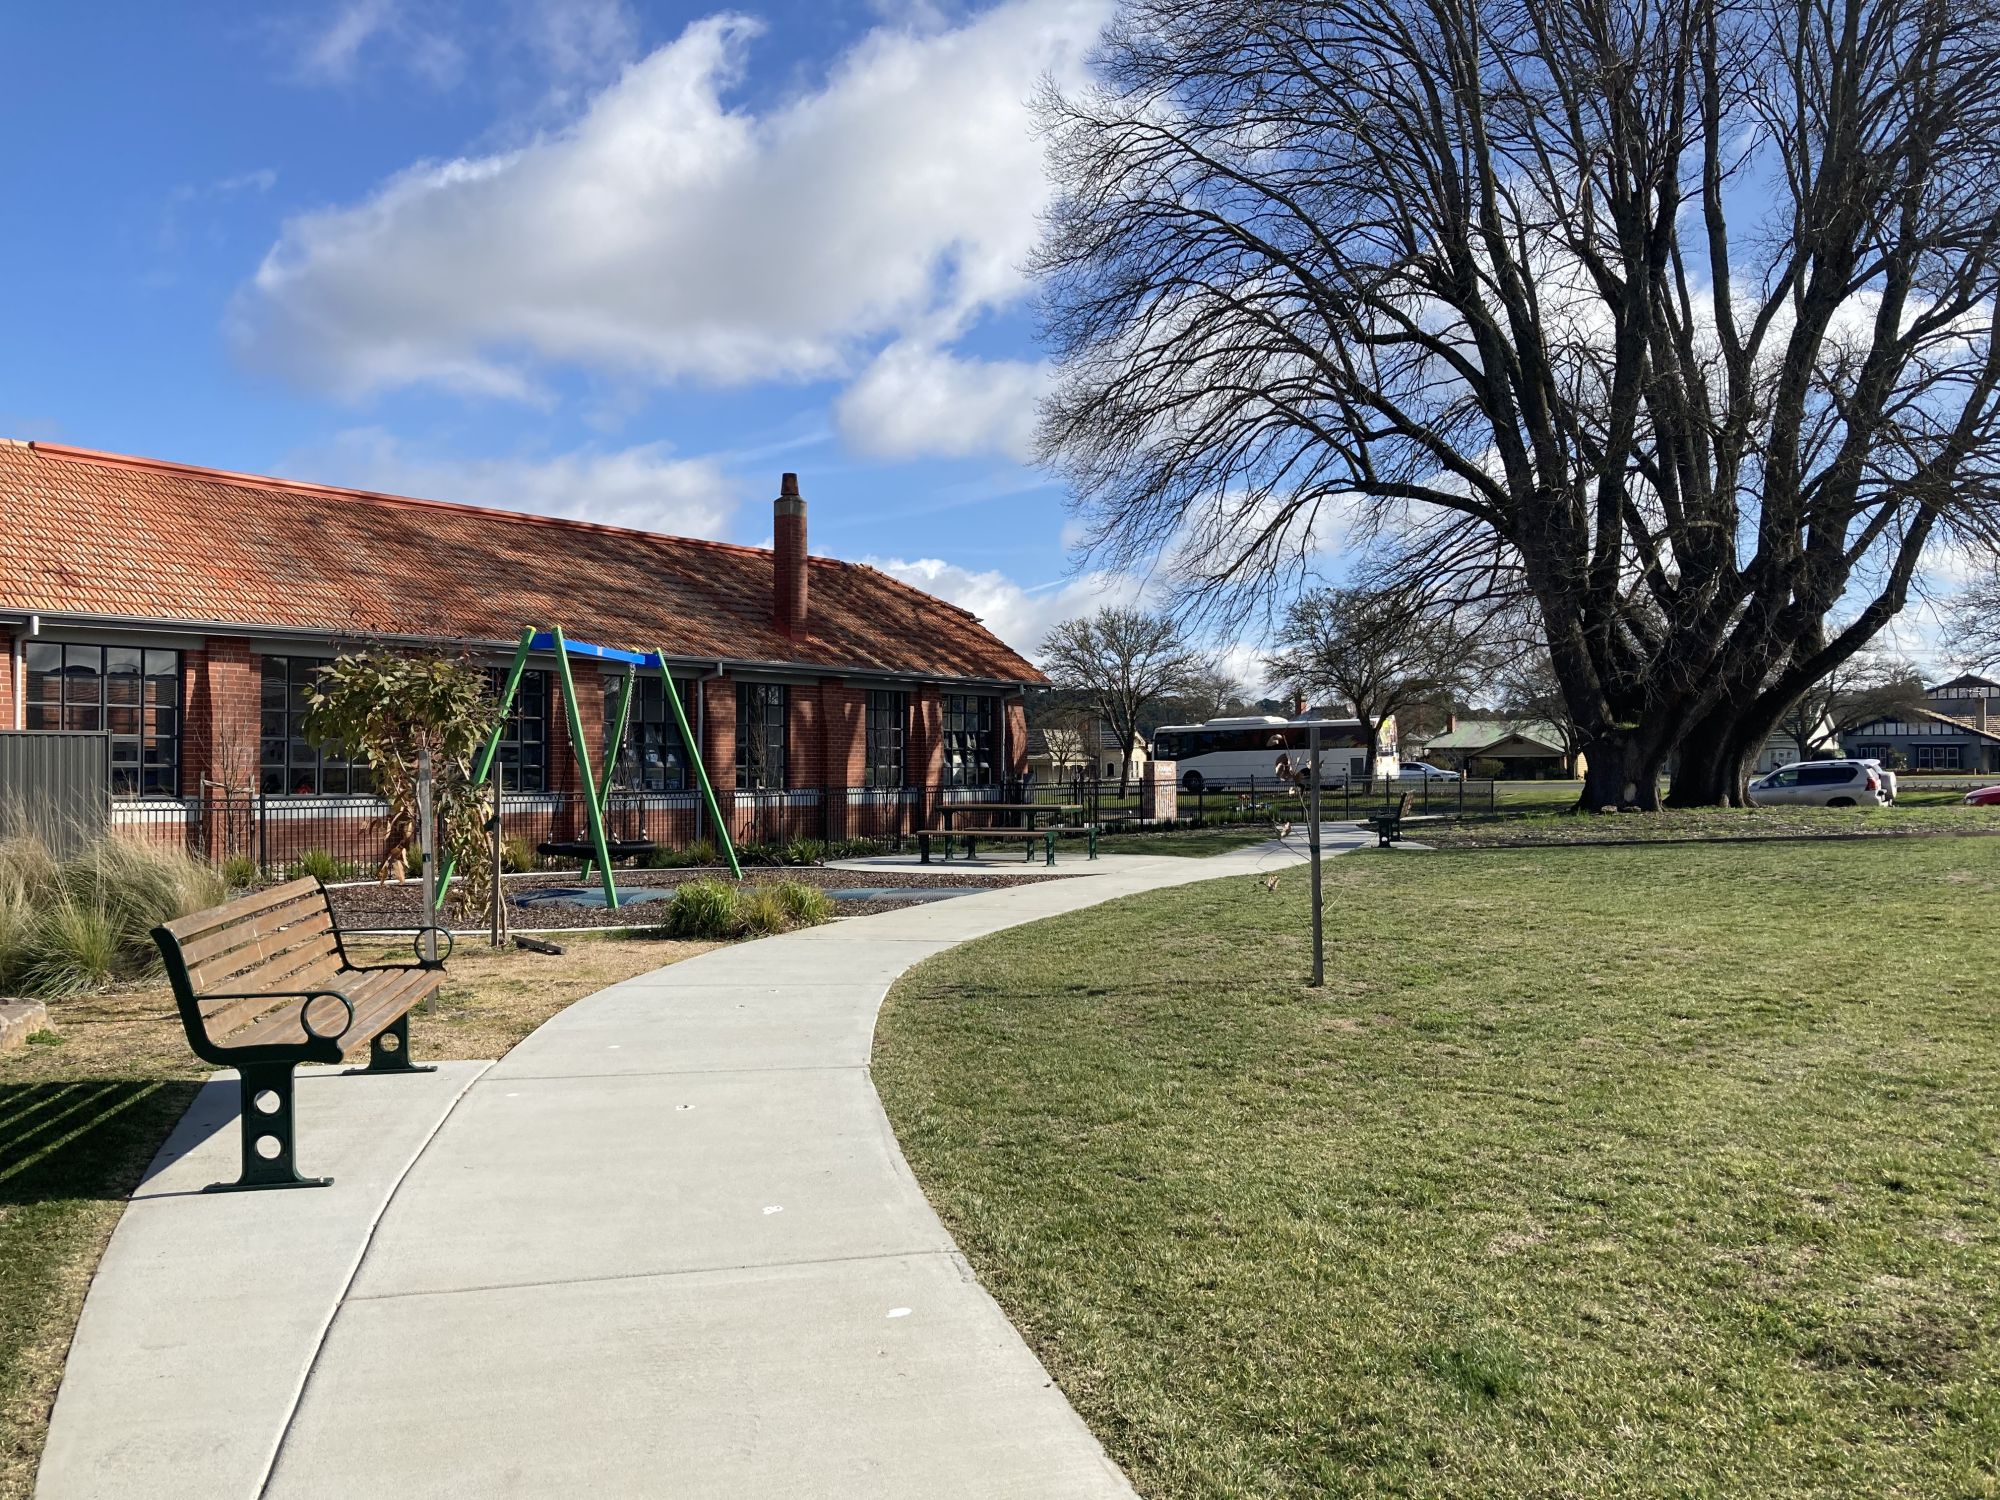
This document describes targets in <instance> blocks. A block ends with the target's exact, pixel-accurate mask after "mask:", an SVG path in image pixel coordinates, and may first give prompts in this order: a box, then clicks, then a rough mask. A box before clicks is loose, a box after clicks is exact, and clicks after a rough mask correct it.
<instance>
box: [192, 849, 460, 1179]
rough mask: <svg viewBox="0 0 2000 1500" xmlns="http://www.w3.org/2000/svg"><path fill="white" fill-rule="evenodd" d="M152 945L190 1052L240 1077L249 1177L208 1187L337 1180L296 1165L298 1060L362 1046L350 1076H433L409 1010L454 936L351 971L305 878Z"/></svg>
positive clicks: (213, 913)
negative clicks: (364, 1057)
mask: <svg viewBox="0 0 2000 1500" xmlns="http://www.w3.org/2000/svg"><path fill="white" fill-rule="evenodd" d="M430 933H436V934H438V935H440V936H442V937H443V939H444V952H443V955H442V956H440V957H438V958H435V959H427V958H425V957H423V956H422V953H423V947H422V945H423V941H424V937H425V935H426V934H430ZM153 941H154V942H155V943H156V944H157V945H158V946H159V949H160V957H161V959H162V960H163V961H164V962H165V964H166V970H167V980H168V983H170V984H171V985H172V986H173V990H174V1002H175V1004H176V1006H177V1007H178V1008H179V1011H180V1018H181V1027H182V1029H183V1030H184V1031H186V1033H187V1039H188V1046H189V1047H191V1048H192V1049H193V1050H194V1054H195V1056H197V1057H199V1058H201V1059H202V1060H203V1061H204V1062H208V1063H212V1064H214V1065H215V1066H216V1067H218V1068H234V1069H236V1071H237V1075H238V1080H239V1084H238V1086H239V1091H240V1114H241V1119H240V1128H241V1133H242V1151H243V1169H242V1171H243V1175H242V1176H241V1177H240V1178H239V1179H238V1180H237V1181H235V1182H227V1183H215V1184H212V1185H211V1186H210V1187H209V1188H208V1189H207V1191H209V1192H230V1191H236V1190H241V1189H250V1188H292V1187H325V1186H326V1185H327V1184H329V1183H331V1182H332V1181H333V1179H332V1178H331V1177H301V1176H300V1175H299V1173H298V1169H297V1166H296V1158H295V1155H294V1149H293V1148H294V1128H293V1127H294V1110H293V1077H292V1073H293V1069H295V1068H296V1067H298V1065H299V1064H300V1063H308V1062H317V1063H337V1062H340V1061H341V1060H342V1059H343V1058H344V1057H345V1056H346V1055H347V1053H348V1051H349V1050H350V1049H352V1048H354V1047H356V1046H358V1045H359V1044H360V1043H361V1042H363V1041H366V1042H367V1043H368V1049H369V1050H368V1066H367V1067H366V1068H350V1069H348V1071H349V1072H350V1073H430V1072H434V1071H436V1070H435V1069H434V1068H431V1067H427V1066H419V1065H417V1064H415V1063H412V1062H411V1061H410V1055H409V1054H410V1011H411V1010H413V1009H414V1008H415V1007H416V1006H417V1005H418V1004H420V1003H421V1002H422V1001H424V1000H426V999H429V998H430V997H431V996H433V995H435V994H436V993H437V991H438V988H439V986H440V985H441V984H442V983H443V978H442V970H443V968H444V964H445V960H446V959H447V958H449V957H450V956H451V942H452V937H451V933H450V932H448V931H446V930H445V929H444V928H442V927H424V928H421V929H419V930H418V932H417V934H416V943H417V951H418V958H417V961H416V962H415V963H412V964H355V963H353V962H352V961H350V960H349V958H348V955H347V946H346V943H345V942H344V941H343V940H342V938H341V935H340V928H339V925H338V924H337V923H336V922H335V921H334V918H333V907H332V905H331V903H330V902H329V901H328V900H327V895H326V887H325V886H323V885H322V884H320V882H319V881H318V880H317V879H313V878H307V879H304V880H294V881H289V882H287V883H286V884H284V885H278V886H272V887H271V888H270V889H268V890H263V891H254V892H252V893H251V894H249V895H247V896H239V897H237V898H236V899H235V900H233V901H228V902H225V903H223V904H222V905H221V906H217V907H211V908H210V909H209V910H207V911H200V912H195V913H193V914H192V915H190V916H185V917H181V918H178V919H177V920H175V921H172V922H168V923H165V924H164V925H162V926H159V927H155V928H154V929H153ZM335 1021H337V1022H338V1023H339V1024H338V1025H337V1026H335V1025H333V1024H331V1023H332V1022H335ZM267 1142H268V1143H270V1149H269V1150H268V1152H267V1151H266V1150H264V1149H261V1148H262V1147H263V1146H264V1144H265V1143H267Z"/></svg>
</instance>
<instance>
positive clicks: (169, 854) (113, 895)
mask: <svg viewBox="0 0 2000 1500" xmlns="http://www.w3.org/2000/svg"><path fill="white" fill-rule="evenodd" d="M57 885H58V886H59V888H60V896H59V898H58V899H57V901H56V903H55V907H56V908H60V906H61V905H62V901H63V900H64V899H67V901H68V902H69V903H70V904H71V905H72V906H74V907H76V908H78V909H79V910H83V911H87V912H89V913H90V914H91V919H81V918H66V919H65V920H67V921H71V922H72V923H73V924H74V923H78V922H81V923H82V924H83V926H89V925H92V922H93V921H94V919H95V918H97V917H102V919H103V923H104V925H106V926H107V927H108V928H109V930H110V933H111V939H112V942H113V944H114V945H115V947H116V954H115V958H114V963H113V967H114V969H115V970H116V973H117V975H118V976H119V977H123V978H133V977H136V976H138V975H140V974H144V973H147V972H149V971H151V970H152V969H153V968H155V967H157V965H158V964H159V950H158V949H157V948H156V947H155V946H154V945H153V929H154V928H155V927H158V926H159V925H160V924H161V923H162V922H171V921H172V920H173V919H174V918H175V917H178V916H182V915H185V914H186V913H188V912H191V911H199V910H201V909H202V908H203V907H204V906H214V905H215V904H216V903H218V902H219V901H221V900H222V898H223V897H224V896H225V895H227V894H228V892H227V889H226V888H225V886H224V884H223V880H222V876H221V875H220V874H219V873H217V871H216V870H215V869H214V868H212V867H211V866H209V865H207V864H204V863H203V862H202V861H200V860H197V859H191V858H190V857H188V856H187V855H185V854H182V853H179V852H177V851H171V850H164V849H152V848H148V847H146V846H145V845H143V844H134V843H130V842H128V841H126V840H124V839H117V838H107V839H101V840H99V841H98V842H97V843H95V844H92V845H91V846H90V847H89V848H87V849H85V850H84V851H83V852H82V853H80V854H77V855H75V856H73V857H72V858H70V859H68V860H65V861H64V862H63V864H62V865H61V866H60V868H59V870H58V872H57ZM72 930H74V931H79V932H80V931H81V930H82V927H81V926H73V928H72ZM87 946H88V945H87V944H83V945H81V947H80V949H79V951H83V949H84V948H87ZM49 993H56V992H54V991H50V992H49Z"/></svg>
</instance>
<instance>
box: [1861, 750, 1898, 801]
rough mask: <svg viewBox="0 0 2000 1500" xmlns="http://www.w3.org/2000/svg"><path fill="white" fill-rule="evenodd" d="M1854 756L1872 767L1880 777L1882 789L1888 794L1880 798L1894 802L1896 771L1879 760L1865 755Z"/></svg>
mask: <svg viewBox="0 0 2000 1500" xmlns="http://www.w3.org/2000/svg"><path fill="white" fill-rule="evenodd" d="M1856 758H1857V759H1859V760H1860V761H1861V764H1862V765H1864V766H1870V767H1872V768H1873V769H1874V771H1875V774H1876V775H1877V776H1880V777H1881V778H1882V790H1883V791H1885V792H1887V793H1888V794H1889V795H1888V796H1887V797H1885V798H1883V799H1882V800H1883V801H1885V802H1894V801H1895V800H1896V773H1895V772H1894V771H1892V770H1890V769H1889V768H1888V767H1887V766H1885V765H1883V764H1882V762H1881V761H1879V760H1869V759H1868V758H1867V757H1865V756H1860V757H1856Z"/></svg>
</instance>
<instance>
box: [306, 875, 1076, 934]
mask: <svg viewBox="0 0 2000 1500" xmlns="http://www.w3.org/2000/svg"><path fill="white" fill-rule="evenodd" d="M728 878H729V871H728V869H727V868H725V867H721V866H714V867H708V866H701V867H689V868H682V869H673V870H620V871H619V872H618V885H619V888H620V889H621V890H636V889H639V888H642V887H650V888H655V889H658V888H664V889H667V890H672V889H673V888H674V887H676V886H681V885H685V884H686V883H687V882H688V881H690V880H701V879H710V880H713V879H723V880H727V879H728ZM743 878H744V879H745V880H746V881H749V882H751V883H752V884H765V885H776V884H778V883H780V882H782V881H796V882H798V883H799V884H801V885H814V886H818V887H819V888H820V889H822V890H827V891H840V890H883V891H901V890H907V891H909V893H910V894H909V895H907V896H899V895H883V896H875V897H870V898H868V899H866V900H854V899H849V900H841V901H838V902H836V905H835V915H836V916H837V917H863V916H868V915H871V914H872V913H875V912H884V911H895V910H897V909H898V908H901V907H905V906H913V905H916V904H917V903H919V902H921V901H924V900H927V899H931V900H934V899H936V897H934V896H927V895H926V894H925V893H926V892H935V891H938V890H996V889H1000V888H1003V887H1006V886H1013V885H1021V884H1024V883H1029V882H1034V881H1042V880H1062V879H1065V878H1067V877H1066V876H1065V875H1064V874H1063V873H1062V872H1061V871H1060V870H1057V871H1054V872H1046V871H1042V872H1038V873H1036V874H1032V875H1029V874H1020V875H1012V874H1008V875H995V874H987V873H984V872H974V871H962V872H961V871H947V870H938V871H931V870H925V871H922V872H921V873H919V872H915V871H910V872H905V871H900V870H836V869H827V868H824V867H822V866H819V865H785V866H770V865H760V866H753V867H750V868H746V869H745V870H744V872H743ZM582 888H591V889H594V888H595V887H594V885H593V884H592V883H591V882H587V881H582V880H579V879H578V878H577V875H576V872H575V871H574V870H557V871H550V872H548V873H545V874H537V875H510V876H509V877H507V881H506V891H507V908H508V911H507V915H508V921H509V922H510V923H511V924H512V926H513V928H514V929H515V930H516V931H524V932H525V931H537V930H541V929H544V928H590V927H635V926H646V925H649V924H651V923H654V922H657V921H658V920H659V918H660V915H663V914H664V912H665V909H666V902H665V901H664V900H661V901H648V902H643V903H640V904H639V905H636V906H629V907H623V908H620V909H618V910H616V911H612V910H608V909H606V908H603V907H594V906H567V905H555V904H544V903H540V902H533V903H528V904H524V903H523V902H522V901H521V897H523V896H526V895H531V894H532V893H534V892H537V891H548V890H563V889H571V890H574V889H582ZM328 895H329V896H330V897H331V898H332V900H333V910H334V915H335V916H336V917H337V918H338V919H339V922H340V925H341V927H342V928H343V929H346V930H350V931H369V930H374V931H401V930H407V929H410V928H414V927H416V926H417V925H418V924H419V923H420V922H421V921H422V920H423V918H422V915H421V913H422V910H423V894H422V891H421V890H420V889H419V887H417V886H416V885H415V884H399V885H347V886H336V887H334V888H333V889H332V890H330V891H329V892H328ZM451 925H452V926H454V927H457V928H459V929H461V930H483V929H484V927H485V925H486V923H485V920H484V918H483V916H482V915H477V914H469V913H468V914H459V915H456V916H454V917H453V918H452V921H451Z"/></svg>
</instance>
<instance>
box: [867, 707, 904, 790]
mask: <svg viewBox="0 0 2000 1500" xmlns="http://www.w3.org/2000/svg"><path fill="white" fill-rule="evenodd" d="M862 742H863V748H862V763H861V784H862V785H863V786H864V787H866V788H868V789H869V790H870V791H901V790H902V789H903V788H904V787H906V786H908V785H909V773H910V762H909V742H910V695H909V694H908V693H906V692H904V691H902V690H901V689H899V688H870V689H869V690H868V699H867V703H866V705H865V708H864V711H863V714H862Z"/></svg>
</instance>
